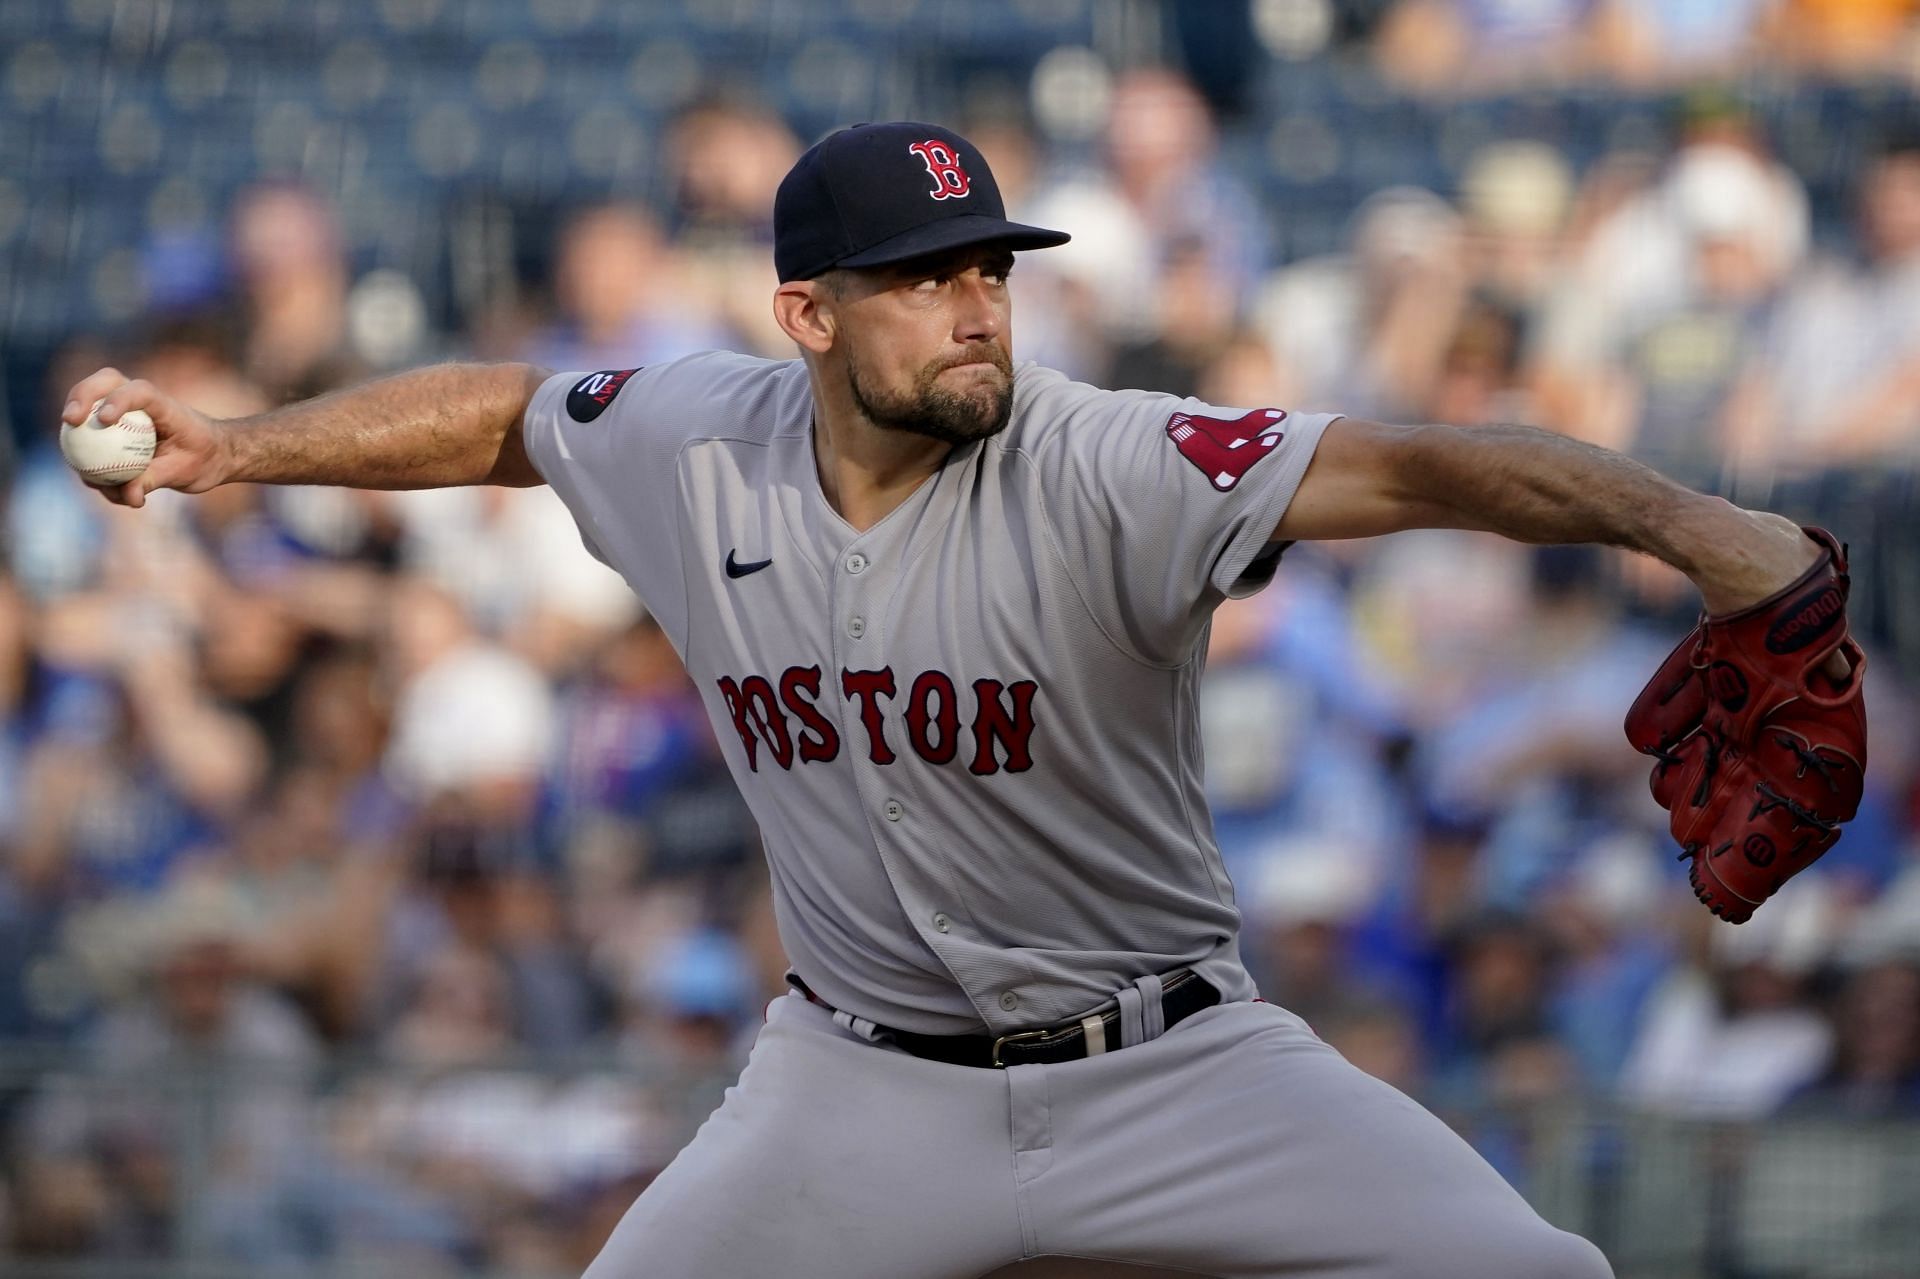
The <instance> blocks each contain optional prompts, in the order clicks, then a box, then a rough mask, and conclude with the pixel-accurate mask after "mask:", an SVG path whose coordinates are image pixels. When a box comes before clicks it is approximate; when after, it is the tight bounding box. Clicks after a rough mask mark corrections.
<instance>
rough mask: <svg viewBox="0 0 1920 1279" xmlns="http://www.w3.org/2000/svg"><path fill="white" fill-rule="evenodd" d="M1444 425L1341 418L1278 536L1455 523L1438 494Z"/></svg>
mask: <svg viewBox="0 0 1920 1279" xmlns="http://www.w3.org/2000/svg"><path fill="white" fill-rule="evenodd" d="M1454 429H1455V428H1453V427H1445V426H1390V425H1388V424H1386V423H1383V422H1370V421H1367V420H1366V419H1364V418H1340V419H1339V420H1338V421H1335V422H1333V423H1331V424H1330V425H1329V426H1328V427H1327V429H1326V433H1325V434H1324V435H1322V436H1321V437H1320V443H1319V446H1318V447H1317V448H1316V449H1315V450H1314V455H1313V460H1312V461H1311V462H1310V463H1308V465H1307V471H1306V474H1305V475H1304V476H1303V477H1302V478H1301V480H1300V488H1299V490H1298V491H1297V492H1296V493H1295V494H1294V497H1293V501H1292V503H1291V504H1290V505H1289V506H1288V507H1287V512H1286V514H1285V515H1284V516H1282V517H1281V519H1280V523H1279V525H1278V527H1276V528H1275V529H1274V540H1276V541H1335V540H1341V539H1346V538H1356V537H1378V536H1380V535H1381V534H1385V533H1397V532H1400V531H1401V530H1403V529H1410V528H1448V527H1453V526H1454V525H1453V524H1452V522H1451V521H1452V519H1454V518H1457V517H1455V516H1453V515H1452V514H1451V513H1450V511H1449V508H1447V507H1446V506H1445V505H1444V504H1443V503H1442V502H1440V501H1438V500H1436V499H1435V498H1434V496H1433V495H1432V488H1433V485H1432V483H1431V480H1432V466H1433V451H1434V449H1435V448H1436V447H1437V446H1441V445H1442V444H1443V441H1442V440H1440V439H1439V438H1438V437H1437V436H1436V434H1435V433H1436V432H1449V431H1453V430H1454Z"/></svg>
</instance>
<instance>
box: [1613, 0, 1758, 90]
mask: <svg viewBox="0 0 1920 1279" xmlns="http://www.w3.org/2000/svg"><path fill="white" fill-rule="evenodd" d="M1781 8H1782V6H1781V5H1780V4H1779V3H1778V2H1777V0H1682V2H1681V3H1673V2H1672V0H1606V7H1605V12H1604V18H1603V20H1602V22H1601V23H1600V27H1599V32H1598V34H1599V38H1600V45H1601V58H1602V60H1603V62H1604V64H1605V66H1606V69H1607V72H1608V74H1609V75H1610V76H1611V77H1612V78H1613V79H1615V80H1616V81H1619V82H1621V83H1624V84H1633V85H1645V84H1659V83H1668V82H1676V81H1678V82H1686V81H1690V80H1691V81H1695V82H1697V81H1701V80H1707V79H1714V78H1724V77H1726V76H1727V75H1728V74H1730V73H1732V72H1734V71H1737V70H1739V69H1740V68H1741V67H1743V66H1745V65H1747V64H1749V63H1750V62H1752V61H1753V60H1754V59H1755V57H1756V55H1757V54H1758V53H1759V52H1760V48H1761V37H1762V26H1763V24H1764V20H1766V19H1769V18H1770V17H1771V16H1772V15H1773V14H1775V13H1777V12H1778V11H1779V10H1780V9H1781Z"/></svg>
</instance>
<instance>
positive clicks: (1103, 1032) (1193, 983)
mask: <svg viewBox="0 0 1920 1279" xmlns="http://www.w3.org/2000/svg"><path fill="white" fill-rule="evenodd" d="M787 981H788V983H789V984H790V985H792V987H793V988H794V989H795V990H797V991H799V992H800V993H801V994H803V995H805V996H806V997H807V998H808V999H810V1000H812V1001H813V1002H814V1003H816V1004H818V1005H820V1006H821V1007H822V1008H825V1009H827V1010H829V1011H833V1012H837V1011H838V1009H835V1008H834V1006H833V1005H832V1004H830V1003H828V1002H827V1001H826V1000H824V999H822V998H820V996H818V995H816V994H814V993H813V991H811V990H809V989H808V988H807V983H805V982H804V981H801V980H800V978H799V977H798V976H797V975H796V974H794V973H788V974H787ZM1219 1002H1220V992H1219V991H1218V990H1216V989H1215V988H1214V986H1213V984H1212V983H1211V982H1209V981H1207V979H1206V978H1204V977H1202V976H1201V975H1200V974H1199V973H1196V972H1194V971H1193V970H1192V969H1191V968H1182V969H1181V970H1180V971H1179V972H1176V973H1172V974H1169V975H1168V977H1167V979H1166V982H1165V983H1164V984H1163V985H1162V986H1161V988H1160V1010H1161V1014H1162V1016H1163V1018H1164V1019H1165V1024H1166V1027H1167V1029H1169V1030H1171V1029H1172V1028H1173V1027H1174V1026H1175V1025H1177V1024H1178V1023H1180V1022H1183V1021H1185V1020H1186V1019H1187V1018H1189V1017H1191V1016H1193V1015H1194V1014H1195V1013H1197V1012H1199V1011H1200V1010H1201V1009H1202V1008H1211V1007H1213V1006H1214V1005H1215V1004H1217V1003H1219ZM876 1030H877V1033H878V1034H879V1035H882V1036H884V1037H886V1038H887V1039H889V1040H891V1041H892V1042H894V1043H896V1044H898V1045H900V1047H901V1048H903V1049H905V1050H906V1051H907V1052H910V1053H912V1054H913V1055H914V1056H916V1057H925V1058H927V1059H928V1060H930V1061H944V1062H946V1063H947V1064H948V1065H950V1066H984V1067H995V1066H998V1067H1006V1066H1025V1065H1034V1064H1038V1065H1054V1064H1056V1063H1059V1062H1063V1061H1077V1060H1079V1059H1080V1058H1082V1057H1090V1056H1093V1055H1094V1054H1095V1053H1102V1052H1116V1051H1118V1050H1119V1048H1120V1010H1119V1009H1118V1008H1109V1009H1108V1010H1107V1011H1106V1012H1104V1013H1094V1014H1091V1015H1089V1016H1087V1017H1083V1018H1081V1019H1080V1020H1079V1021H1072V1022H1068V1023H1066V1024H1065V1025H1061V1026H1050V1027H1047V1028H1046V1029H1043V1030H1021V1031H1015V1032H1014V1033H1013V1034H1011V1035H999V1036H994V1035H922V1034H918V1033H916V1032H914V1031H911V1030H892V1029H889V1028H888V1027H886V1026H880V1027H877V1028H876ZM1096 1031H1097V1032H1098V1034H1099V1036H1100V1038H1099V1040H1098V1041H1097V1042H1098V1046H1097V1047H1096V1046H1094V1045H1095V1041H1093V1040H1091V1039H1090V1038H1089V1037H1090V1036H1091V1035H1092V1034H1093V1033H1094V1032H1096Z"/></svg>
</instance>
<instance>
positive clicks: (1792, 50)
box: [1767, 0, 1920, 76]
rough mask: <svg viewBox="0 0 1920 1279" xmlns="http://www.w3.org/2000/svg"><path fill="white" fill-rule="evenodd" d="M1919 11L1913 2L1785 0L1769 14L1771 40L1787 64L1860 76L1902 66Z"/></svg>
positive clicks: (1774, 50) (1907, 53) (1772, 49)
mask: <svg viewBox="0 0 1920 1279" xmlns="http://www.w3.org/2000/svg"><path fill="white" fill-rule="evenodd" d="M1916 15H1920V7H1917V6H1916V5H1915V4H1914V3H1913V0H1781V2H1780V3H1778V4H1776V5H1774V6H1773V9H1772V12H1771V13H1770V14H1769V15H1768V17H1769V21H1768V23H1767V26H1768V37H1769V43H1770V45H1771V51H1772V53H1773V54H1774V56H1775V57H1777V58H1778V59H1779V60H1780V61H1781V62H1782V63H1784V64H1785V65H1787V66H1789V67H1794V68H1800V69H1804V70H1809V71H1814V72H1826V73H1831V74H1836V75H1841V76H1860V75H1864V74H1868V73H1871V72H1874V71H1882V70H1891V69H1893V68H1895V67H1898V66H1900V65H1901V60H1902V59H1903V58H1904V57H1906V56H1909V51H1910V50H1911V47H1912V38H1913V35H1914V20H1915V17H1916Z"/></svg>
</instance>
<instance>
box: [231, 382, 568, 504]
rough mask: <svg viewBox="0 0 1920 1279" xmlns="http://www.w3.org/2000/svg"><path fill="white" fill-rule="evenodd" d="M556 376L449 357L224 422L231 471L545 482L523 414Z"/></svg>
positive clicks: (312, 479) (423, 483) (413, 480)
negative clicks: (531, 453) (529, 447)
mask: <svg viewBox="0 0 1920 1279" xmlns="http://www.w3.org/2000/svg"><path fill="white" fill-rule="evenodd" d="M547 376H548V375H547V373H546V371H545V370H544V369H538V368H535V367H533V366H531V365H526V364H442V365H436V366H434V367H431V368H424V369H415V370H413V371H412V372H409V373H401V374H397V375H395V376H393V377H388V378H382V379H380V380H379V381H377V382H369V383H366V384H364V385H361V386H356V387H352V388H350V389H347V390H344V391H336V392H333V393H332V394H330V395H323V396H321V397H319V398H318V399H313V400H305V401H302V402H301V403H298V404H289V405H287V406H285V407H284V408H278V409H274V410H273V411H272V412H269V413H262V414H260V415H258V416H256V417H249V418H237V419H234V420H232V421H228V422H223V423H221V424H220V425H221V436H222V446H223V448H224V450H225V453H226V458H227V462H226V466H225V467H224V468H223V471H224V473H223V475H222V479H223V480H225V481H227V482H235V483H248V482H251V483H258V484H338V485H345V486H347V487H350V488H369V489H420V488H441V487H446V486H450V485H458V484H512V485H532V484H538V483H539V482H540V478H539V476H538V474H537V473H535V471H534V470H533V467H532V464H531V463H530V462H528V460H527V456H526V452H525V448H524V446H523V444H522V441H521V437H520V418H521V415H522V414H524V413H525V412H526V408H527V403H528V401H530V400H531V399H532V398H533V393H534V391H535V390H537V389H538V388H539V386H540V383H541V381H542V380H544V379H545V378H546V377H547Z"/></svg>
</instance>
